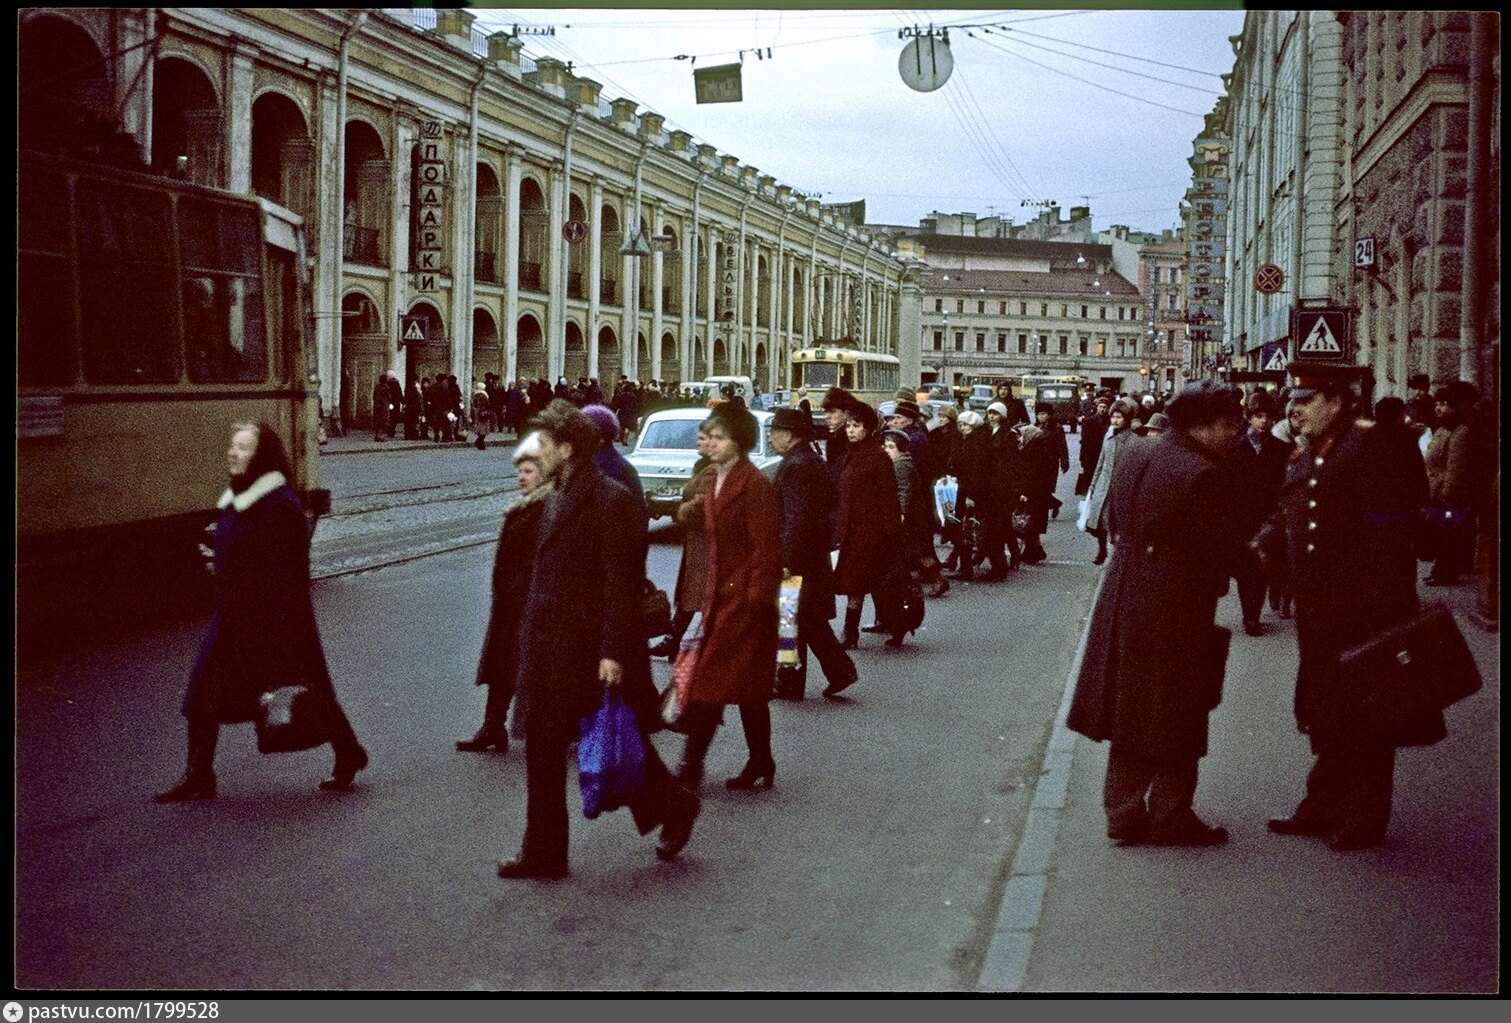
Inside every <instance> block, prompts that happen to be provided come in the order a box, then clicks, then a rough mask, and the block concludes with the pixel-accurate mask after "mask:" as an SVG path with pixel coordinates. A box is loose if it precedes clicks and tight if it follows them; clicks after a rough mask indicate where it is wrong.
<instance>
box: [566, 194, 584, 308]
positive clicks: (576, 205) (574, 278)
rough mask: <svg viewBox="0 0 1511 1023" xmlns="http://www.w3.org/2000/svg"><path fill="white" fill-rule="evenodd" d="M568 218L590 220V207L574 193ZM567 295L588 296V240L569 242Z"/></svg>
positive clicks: (568, 202)
mask: <svg viewBox="0 0 1511 1023" xmlns="http://www.w3.org/2000/svg"><path fill="white" fill-rule="evenodd" d="M567 219H568V220H575V221H577V222H579V223H583V224H586V223H587V222H588V208H587V206H585V205H584V204H583V201H582V199H581V198H580V197H578V196H576V195H573V196H572V197H571V198H570V199H569V200H568V201H567ZM566 248H567V297H568V298H576V299H585V298H587V297H588V241H587V239H586V238H584V239H583V240H582V241H580V242H577V243H575V244H574V243H571V242H568V243H567V247H566Z"/></svg>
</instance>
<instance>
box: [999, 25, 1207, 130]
mask: <svg viewBox="0 0 1511 1023" xmlns="http://www.w3.org/2000/svg"><path fill="white" fill-rule="evenodd" d="M976 41H977V42H979V43H981V44H983V45H985V46H990V47H991V48H992V49H994V50H1000V51H1001V52H1003V53H1006V54H1008V55H1010V56H1013V57H1017V58H1018V59H1019V60H1022V61H1027V62H1028V63H1030V64H1033V65H1034V66H1035V67H1041V68H1043V69H1044V70H1045V71H1049V72H1052V73H1054V74H1057V75H1064V76H1065V77H1066V78H1070V79H1073V80H1074V81H1077V82H1080V83H1082V84H1083V85H1089V86H1091V87H1092V88H1094V89H1101V90H1103V91H1104V92H1110V93H1112V94H1113V95H1115V96H1122V97H1123V98H1124V99H1131V100H1135V101H1137V102H1139V103H1147V104H1149V105H1150V106H1152V107H1159V108H1160V109H1161V110H1171V111H1174V112H1175V113H1177V114H1185V115H1186V116H1187V117H1198V118H1204V117H1206V116H1207V115H1206V114H1198V113H1194V112H1192V111H1190V110H1182V109H1181V108H1180V107H1172V106H1170V105H1169V104H1166V103H1156V102H1155V101H1154V100H1152V99H1145V98H1144V97H1142V96H1135V95H1133V94H1132V93H1128V92H1122V91H1120V90H1118V89H1113V88H1109V87H1108V86H1105V85H1102V84H1101V83H1100V82H1093V81H1092V80H1091V79H1089V78H1082V77H1081V76H1080V75H1073V74H1071V73H1070V72H1069V71H1061V70H1060V69H1059V68H1056V67H1050V66H1049V65H1048V64H1045V63H1042V62H1040V61H1037V60H1034V59H1033V58H1032V57H1026V56H1024V55H1023V54H1021V53H1014V52H1013V51H1012V50H1008V49H1005V48H1004V47H1001V46H998V45H996V44H995V43H993V42H991V40H988V39H978V40H976Z"/></svg>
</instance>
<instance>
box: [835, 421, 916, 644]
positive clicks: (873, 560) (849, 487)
mask: <svg viewBox="0 0 1511 1023" xmlns="http://www.w3.org/2000/svg"><path fill="white" fill-rule="evenodd" d="M877 425H878V421H877V415H876V411H875V410H874V409H872V408H871V407H870V406H868V405H857V406H856V407H855V408H854V409H852V410H851V411H850V422H849V423H848V424H846V426H845V434H846V436H847V437H848V439H849V441H850V445H849V454H848V456H847V457H846V458H845V467H844V468H843V469H842V470H840V474H839V496H838V499H837V504H838V507H837V510H836V512H835V536H836V537H837V538H838V540H839V563H838V564H837V565H835V568H834V588H835V592H836V593H843V594H844V595H845V598H846V600H845V637H844V644H843V645H844V648H845V649H846V650H854V649H855V647H856V645H857V644H858V643H859V642H860V612H861V608H862V607H863V606H864V604H865V600H866V594H867V593H875V592H876V591H877V590H879V589H881V587H882V585H883V583H885V582H886V580H887V577H888V575H889V574H890V572H891V570H892V565H893V561H894V560H895V559H896V557H897V551H898V547H899V545H900V543H901V539H902V515H901V513H900V511H899V509H898V506H897V474H896V473H895V472H894V471H893V470H892V460H891V459H889V458H888V457H887V455H886V452H884V451H883V450H882V447H881V438H880V435H879V434H878V433H877ZM873 599H874V598H873Z"/></svg>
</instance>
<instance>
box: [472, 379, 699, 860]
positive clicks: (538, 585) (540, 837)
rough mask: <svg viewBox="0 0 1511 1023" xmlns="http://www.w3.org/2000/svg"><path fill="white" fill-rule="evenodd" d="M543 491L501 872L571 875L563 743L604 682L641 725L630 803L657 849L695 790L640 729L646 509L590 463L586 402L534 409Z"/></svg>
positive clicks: (677, 832) (681, 838) (594, 438)
mask: <svg viewBox="0 0 1511 1023" xmlns="http://www.w3.org/2000/svg"><path fill="white" fill-rule="evenodd" d="M532 425H533V426H534V427H535V428H536V429H538V430H539V431H540V448H541V450H540V464H541V470H542V472H543V473H544V474H545V476H546V478H547V479H548V480H549V481H550V482H551V485H552V486H553V488H554V489H553V491H552V493H550V494H549V495H548V496H547V497H546V498H545V499H544V505H545V507H544V509H543V511H542V515H541V524H540V538H539V540H538V541H537V544H536V548H535V562H534V565H533V566H532V570H531V577H530V587H529V593H528V595H527V597H526V598H525V605H524V610H523V612H522V613H521V616H520V627H519V662H518V668H517V671H518V688H519V694H520V697H521V700H522V702H523V704H524V707H525V732H526V734H527V735H528V736H529V739H528V741H527V742H526V744H525V778H526V807H525V818H526V819H525V834H524V840H523V842H522V843H521V847H520V853H519V855H518V856H517V857H516V858H515V859H513V860H508V861H504V862H500V863H499V865H498V875H499V876H500V877H503V878H556V877H565V876H566V874H567V839H568V828H567V750H568V747H569V745H570V744H571V743H572V742H574V741H575V740H576V739H577V738H578V722H579V721H580V719H582V718H583V717H585V716H587V715H589V714H591V713H593V711H594V710H596V709H597V707H598V704H599V702H600V700H601V699H602V698H603V690H604V687H605V686H610V687H614V686H618V687H619V688H620V692H621V694H622V695H623V697H624V702H625V703H626V704H627V705H628V706H629V707H630V709H631V710H633V711H634V712H635V716H636V718H637V719H638V720H639V722H640V724H641V732H642V735H641V741H642V744H643V746H644V749H645V758H646V764H645V767H646V785H645V789H644V790H643V791H642V793H641V794H640V796H639V797H637V799H636V800H635V801H634V802H633V803H632V804H631V805H630V812H631V814H632V815H633V816H634V820H635V826H636V827H637V828H638V829H639V831H640V833H641V834H649V833H650V831H651V830H653V829H654V828H656V827H657V826H659V827H660V828H661V842H660V845H659V846H658V848H657V850H656V854H657V855H658V856H659V857H661V858H663V859H669V858H671V857H674V856H676V855H677V853H678V852H680V851H681V849H682V847H683V846H684V845H686V844H687V840H688V838H689V836H690V835H691V834H692V826H693V820H694V818H696V816H697V813H698V800H697V798H696V797H695V796H693V795H692V794H691V793H689V792H687V791H686V790H685V789H683V788H682V787H681V786H679V785H678V784H677V783H676V781H675V780H674V779H673V778H672V776H671V774H670V772H669V771H667V769H666V765H665V764H664V763H662V761H661V758H660V756H659V755H658V753H657V752H656V747H655V746H654V745H653V744H652V743H651V742H650V740H649V739H648V738H647V737H646V736H647V735H648V732H649V729H650V728H651V727H654V723H655V722H656V721H657V719H658V717H659V709H658V706H657V704H658V702H659V701H658V699H657V694H656V688H655V686H654V684H652V682H651V673H650V658H649V655H648V654H647V652H646V647H645V638H644V636H643V635H642V633H641V621H640V599H639V598H640V592H641V583H642V581H643V580H644V578H645V556H646V547H647V543H648V540H647V534H646V518H645V514H644V513H643V512H642V511H641V510H640V508H639V506H638V505H637V504H636V503H635V499H634V497H633V496H631V495H630V494H629V493H628V492H626V491H625V488H624V487H623V486H621V485H619V484H618V483H615V482H614V481H613V480H610V479H608V478H607V477H606V476H604V474H603V472H602V471H601V470H600V469H599V468H598V467H597V466H596V465H594V464H593V455H594V453H595V452H597V450H598V448H599V446H600V445H601V443H602V434H601V433H600V431H599V427H598V426H596V425H595V424H594V423H593V421H592V420H591V419H589V418H588V417H587V416H586V415H584V414H583V412H582V411H581V410H580V409H578V408H575V407H573V405H572V404H571V403H570V402H568V401H565V400H562V399H554V400H552V401H551V403H550V404H548V405H547V406H546V407H545V408H544V409H542V410H541V412H540V414H539V415H538V416H537V417H536V418H535V420H534V421H533V423H532Z"/></svg>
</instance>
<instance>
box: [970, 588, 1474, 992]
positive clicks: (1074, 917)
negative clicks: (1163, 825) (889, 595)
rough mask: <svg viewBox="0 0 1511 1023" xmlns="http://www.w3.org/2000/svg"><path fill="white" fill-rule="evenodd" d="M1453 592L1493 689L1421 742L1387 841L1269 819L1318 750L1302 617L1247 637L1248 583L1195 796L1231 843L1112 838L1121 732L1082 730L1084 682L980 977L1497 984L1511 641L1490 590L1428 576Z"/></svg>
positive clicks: (1223, 615) (995, 985)
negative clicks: (1304, 678)
mask: <svg viewBox="0 0 1511 1023" xmlns="http://www.w3.org/2000/svg"><path fill="white" fill-rule="evenodd" d="M1421 592H1422V598H1423V600H1424V601H1441V602H1443V603H1446V604H1448V606H1449V607H1451V608H1452V609H1453V610H1454V612H1455V614H1456V616H1457V617H1458V619H1459V623H1460V626H1461V627H1462V629H1463V631H1464V635H1465V637H1466V639H1467V640H1468V643H1469V645H1470V648H1471V650H1473V652H1474V655H1475V658H1476V660H1477V661H1478V663H1479V666H1480V671H1481V673H1482V677H1483V678H1484V688H1483V689H1482V690H1481V691H1480V692H1479V693H1476V694H1475V695H1474V696H1472V697H1470V698H1468V699H1467V700H1464V701H1462V702H1461V703H1459V704H1457V705H1455V706H1453V707H1451V708H1449V710H1448V712H1447V719H1448V731H1449V735H1448V738H1447V739H1446V740H1444V741H1443V742H1441V743H1439V744H1437V745H1435V746H1431V747H1427V748H1422V749H1403V750H1401V751H1400V753H1399V755H1398V757H1397V762H1396V775H1395V777H1396V794H1395V804H1394V815H1393V819H1392V822H1391V827H1390V834H1389V839H1388V841H1387V843H1386V845H1385V846H1383V847H1381V848H1378V849H1372V850H1366V851H1361V852H1354V853H1336V852H1333V851H1331V850H1329V849H1328V848H1327V846H1326V845H1325V844H1324V843H1321V842H1319V841H1316V840H1311V839H1305V838H1293V837H1282V836H1277V835H1272V834H1269V833H1268V831H1267V830H1266V827H1265V822H1266V820H1267V819H1268V818H1270V817H1273V816H1280V815H1283V814H1287V813H1289V812H1290V811H1291V810H1292V809H1293V808H1294V806H1295V804H1296V802H1297V801H1298V800H1299V798H1300V796H1301V794H1302V792H1303V790H1304V785H1305V778H1306V773H1307V770H1308V768H1309V767H1310V765H1311V762H1312V757H1311V753H1310V749H1309V747H1308V744H1307V742H1306V740H1305V737H1304V736H1301V735H1299V734H1298V733H1297V732H1296V729H1295V724H1294V718H1293V716H1292V707H1291V703H1292V694H1293V692H1294V684H1295V676H1296V643H1295V637H1294V622H1293V621H1284V620H1279V619H1277V618H1276V617H1275V616H1274V615H1273V614H1272V613H1271V612H1269V611H1268V610H1266V618H1265V624H1266V628H1267V630H1268V631H1267V633H1266V634H1265V635H1264V636H1260V637H1250V636H1246V635H1245V634H1244V633H1243V631H1242V629H1241V627H1240V624H1241V623H1240V615H1239V610H1238V606H1237V599H1236V597H1234V596H1232V595H1230V596H1229V597H1227V598H1225V599H1224V601H1223V602H1222V603H1221V604H1220V605H1219V608H1218V619H1217V621H1218V624H1220V625H1225V626H1228V627H1230V628H1232V629H1233V630H1234V637H1233V646H1232V652H1231V654H1230V656H1229V659H1228V670H1227V678H1226V685H1225V694H1224V699H1223V702H1222V704H1221V706H1219V707H1218V709H1217V710H1216V711H1215V712H1214V713H1213V715H1212V723H1211V724H1212V726H1211V737H1210V743H1209V753H1208V755H1207V757H1206V758H1205V759H1204V760H1203V761H1202V763H1201V781H1200V784H1199V787H1198V790H1197V795H1196V810H1197V812H1198V813H1199V814H1200V815H1201V816H1202V817H1203V818H1204V819H1205V820H1207V821H1208V822H1209V823H1213V824H1221V825H1224V826H1225V827H1227V828H1228V830H1229V832H1230V834H1231V835H1232V838H1231V841H1230V843H1229V844H1228V845H1227V846H1224V847H1221V848H1216V849H1157V848H1148V847H1135V848H1121V849H1120V848H1113V847H1112V846H1111V845H1110V843H1109V842H1108V840H1107V838H1106V835H1105V820H1104V817H1103V812H1102V805H1101V786H1102V778H1103V775H1104V773H1105V770H1106V763H1107V760H1106V758H1107V747H1106V746H1105V745H1104V744H1100V743H1092V742H1090V741H1088V740H1086V739H1084V738H1082V737H1080V736H1077V735H1075V734H1074V733H1071V732H1069V731H1067V730H1066V729H1065V728H1064V715H1065V709H1066V707H1068V704H1069V697H1068V694H1069V691H1070V689H1071V687H1072V686H1073V678H1074V674H1073V673H1072V678H1071V681H1070V683H1068V684H1067V696H1066V700H1065V704H1064V705H1062V707H1061V711H1060V717H1059V720H1058V722H1057V724H1056V727H1055V730H1054V733H1053V735H1052V737H1051V740H1050V743H1049V748H1048V751H1047V753H1046V756H1045V762H1044V769H1043V774H1042V775H1041V781H1040V783H1039V787H1038V790H1037V792H1036V794H1035V799H1034V804H1033V806H1034V809H1033V811H1031V815H1030V821H1029V824H1028V827H1027V828H1026V829H1025V834H1024V838H1023V842H1022V843H1021V845H1020V847H1019V849H1018V852H1017V856H1016V859H1015V861H1014V863H1013V867H1012V877H1011V879H1010V881H1009V884H1008V887H1007V892H1006V896H1005V898H1004V900H1003V905H1002V908H1001V911H1000V912H999V915H998V920H997V924H996V928H995V933H994V937H993V941H992V945H991V949H990V951H989V952H988V955H987V959H986V963H985V968H984V969H983V972H982V975H981V978H980V981H979V984H978V989H979V990H982V991H1006V992H1047V991H1078V992H1120V993H1147V992H1158V993H1173V992H1208V993H1220V992H1221V993H1233V992H1250V993H1271V994H1275V993H1348V994H1362V993H1407V992H1410V993H1418V994H1437V993H1485V994H1488V993H1494V992H1497V991H1499V988H1500V979H1499V936H1500V914H1499V880H1498V879H1499V869H1500V844H1499V818H1498V807H1499V802H1500V788H1499V741H1500V736H1499V720H1500V649H1499V643H1498V637H1497V636H1496V635H1495V634H1492V633H1487V632H1486V631H1484V630H1483V629H1481V628H1479V627H1477V626H1475V625H1474V624H1472V620H1471V618H1470V616H1469V612H1470V611H1471V610H1472V608H1473V605H1474V597H1475V594H1474V589H1473V587H1472V586H1468V585H1464V586H1456V587H1447V588H1443V589H1433V588H1428V587H1423V589H1422V591H1421Z"/></svg>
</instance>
